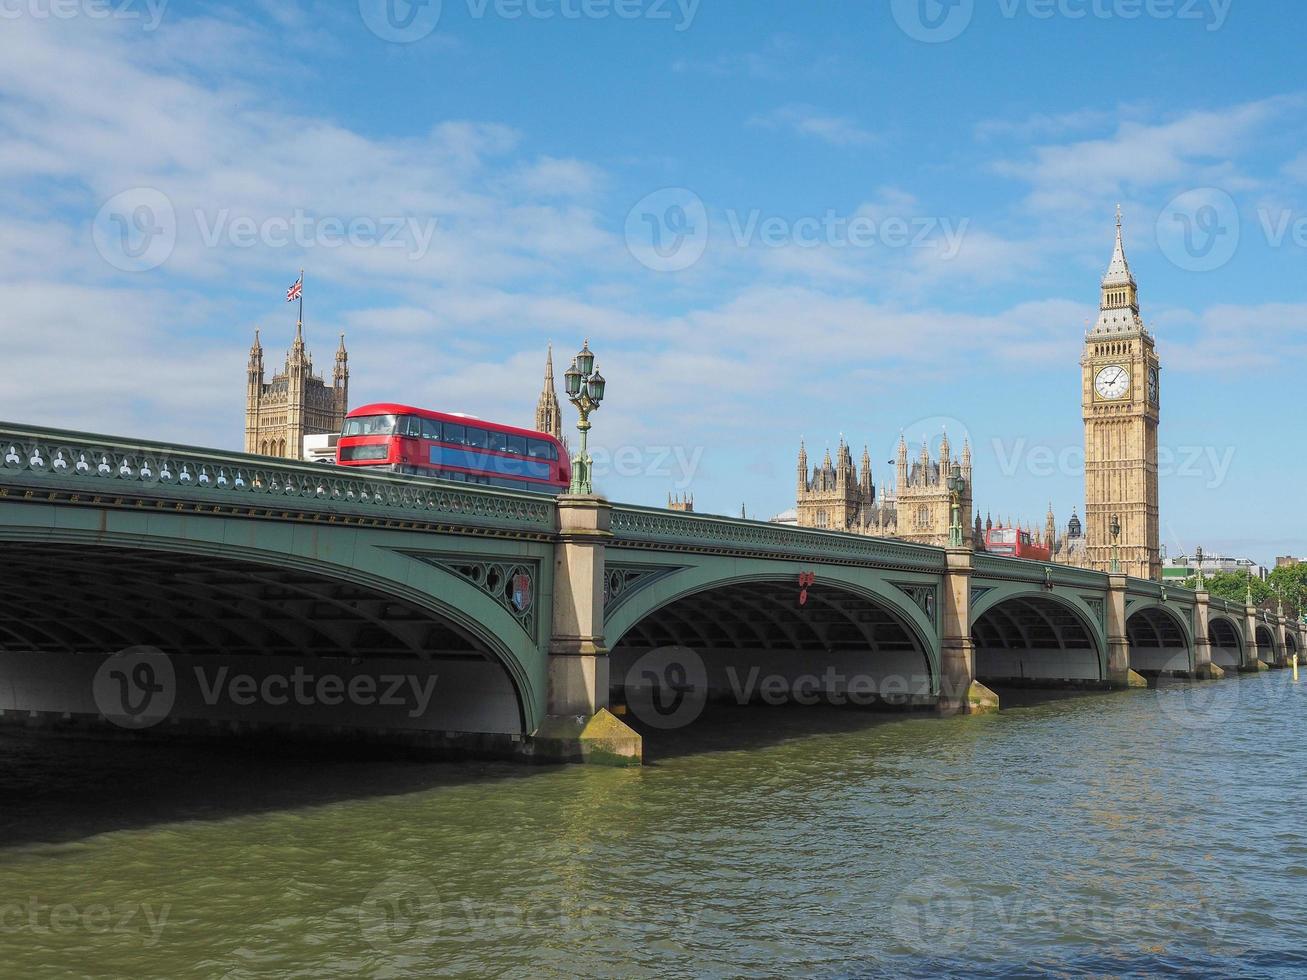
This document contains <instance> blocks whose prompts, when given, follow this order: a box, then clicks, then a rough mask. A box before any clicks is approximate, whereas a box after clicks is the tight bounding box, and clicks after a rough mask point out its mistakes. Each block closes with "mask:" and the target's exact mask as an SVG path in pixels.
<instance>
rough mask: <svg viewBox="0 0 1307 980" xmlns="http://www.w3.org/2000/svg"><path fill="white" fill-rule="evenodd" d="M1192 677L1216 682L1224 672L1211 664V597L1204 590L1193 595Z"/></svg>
mask: <svg viewBox="0 0 1307 980" xmlns="http://www.w3.org/2000/svg"><path fill="white" fill-rule="evenodd" d="M1194 602H1195V607H1194V677H1195V678H1198V679H1203V680H1216V679H1218V678H1221V677H1224V676H1225V671H1224V670H1222V669H1221V668H1220V667H1218V666H1216V664H1214V663H1212V637H1211V632H1210V630H1211V625H1212V597H1211V593H1209V592H1208V591H1207V590H1206V589H1202V590H1200V591H1198V592H1195V593H1194Z"/></svg>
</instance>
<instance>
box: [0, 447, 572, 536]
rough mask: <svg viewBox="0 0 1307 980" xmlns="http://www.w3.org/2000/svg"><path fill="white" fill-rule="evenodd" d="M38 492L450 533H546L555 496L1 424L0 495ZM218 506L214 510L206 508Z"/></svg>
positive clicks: (76, 500)
mask: <svg viewBox="0 0 1307 980" xmlns="http://www.w3.org/2000/svg"><path fill="white" fill-rule="evenodd" d="M15 491H17V492H20V493H28V492H41V491H45V492H46V493H47V495H48V499H51V500H56V499H59V500H62V501H63V502H65V503H72V504H83V505H84V504H88V503H99V504H103V505H106V506H140V505H141V504H142V502H143V501H152V502H156V503H162V504H163V505H174V506H176V505H181V506H180V507H177V509H187V508H188V507H189V508H190V509H195V508H197V507H198V508H199V509H201V510H203V511H204V512H211V513H223V512H228V513H249V512H250V511H251V510H252V509H253V510H254V511H257V512H258V513H257V515H254V514H252V515H250V516H267V515H269V514H271V515H274V516H278V517H282V518H292V517H295V518H298V519H302V520H329V521H333V522H338V523H359V522H364V523H376V522H378V521H385V522H400V523H403V522H410V523H413V524H424V525H429V526H432V527H434V528H437V529H442V530H448V531H451V532H454V533H459V532H463V531H468V532H470V531H472V530H474V529H489V528H498V529H502V530H503V531H506V532H507V531H514V532H517V533H520V534H522V535H524V536H535V537H542V536H550V537H552V535H553V532H554V530H555V528H556V526H557V524H556V517H555V513H554V509H555V504H554V501H552V500H550V499H549V498H547V497H544V496H541V495H539V494H531V493H519V492H513V491H506V490H494V489H489V488H484V489H483V488H479V487H468V486H456V485H454V484H448V483H442V482H436V481H432V480H426V479H420V478H416V477H404V476H397V475H391V474H385V475H382V474H376V475H373V474H369V475H366V476H364V475H359V474H356V473H355V472H354V471H351V470H349V469H347V468H345V467H332V466H324V465H322V464H319V463H304V462H297V461H294V460H282V459H272V458H270V457H266V456H251V455H246V454H243V453H225V452H221V451H218V450H212V449H199V448H195V447H190V446H174V445H169V444H167V443H160V442H147V441H144V440H132V441H131V442H128V441H126V440H123V439H116V438H113V437H110V436H100V435H89V434H86V433H78V432H66V431H61V430H56V429H25V428H21V427H18V426H13V425H8V424H4V423H0V495H4V494H12V493H14V492H15ZM212 508H218V510H216V511H215V510H212Z"/></svg>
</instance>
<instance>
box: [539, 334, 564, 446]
mask: <svg viewBox="0 0 1307 980" xmlns="http://www.w3.org/2000/svg"><path fill="white" fill-rule="evenodd" d="M535 430H536V431H537V432H548V433H549V434H550V435H551V436H553V437H554V438H555V439H557V440H558V441H559V442H561V441H562V439H563V412H562V410H561V409H560V408H559V407H558V385H557V384H556V383H555V382H554V345H553V344H550V345H549V353H548V354H546V355H545V386H544V389H543V390H542V391H541V392H540V400H539V401H537V402H536V421H535Z"/></svg>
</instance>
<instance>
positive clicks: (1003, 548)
mask: <svg viewBox="0 0 1307 980" xmlns="http://www.w3.org/2000/svg"><path fill="white" fill-rule="evenodd" d="M985 550H986V551H988V552H989V553H990V554H991V555H1010V556H1011V557H1013V558H1028V559H1030V560H1032V561H1050V560H1051V559H1052V557H1053V555H1052V554H1051V553H1050V552H1049V550H1048V549H1047V548H1045V547H1044V546H1043V545H1041V544H1039V543H1038V542H1037V541H1036V540H1035V538H1034V535H1032V534H1031V533H1030V532H1029V531H1023V530H1021V528H1017V527H995V528H990V529H989V530H988V531H986V532H985Z"/></svg>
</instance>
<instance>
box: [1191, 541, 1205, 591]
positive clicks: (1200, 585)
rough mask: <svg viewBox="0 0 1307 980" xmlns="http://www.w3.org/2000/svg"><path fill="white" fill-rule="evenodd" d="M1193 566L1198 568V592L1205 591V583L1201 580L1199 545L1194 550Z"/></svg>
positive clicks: (1201, 558)
mask: <svg viewBox="0 0 1307 980" xmlns="http://www.w3.org/2000/svg"><path fill="white" fill-rule="evenodd" d="M1194 564H1195V565H1197V566H1198V591H1199V592H1203V591H1205V590H1206V589H1207V583H1206V581H1204V579H1203V546H1202V545H1199V546H1198V547H1197V548H1195V549H1194Z"/></svg>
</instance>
